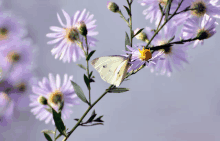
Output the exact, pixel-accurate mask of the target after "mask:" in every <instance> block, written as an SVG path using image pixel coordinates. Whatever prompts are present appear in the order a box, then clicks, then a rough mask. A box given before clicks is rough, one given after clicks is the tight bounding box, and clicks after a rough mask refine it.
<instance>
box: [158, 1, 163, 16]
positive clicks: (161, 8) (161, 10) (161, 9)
mask: <svg viewBox="0 0 220 141" xmlns="http://www.w3.org/2000/svg"><path fill="white" fill-rule="evenodd" d="M159 8H160V12H161V15H163V7H162V6H161V4H160V3H159Z"/></svg>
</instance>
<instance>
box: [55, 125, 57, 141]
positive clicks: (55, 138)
mask: <svg viewBox="0 0 220 141" xmlns="http://www.w3.org/2000/svg"><path fill="white" fill-rule="evenodd" d="M56 133H57V128H56V127H55V132H54V141H56Z"/></svg>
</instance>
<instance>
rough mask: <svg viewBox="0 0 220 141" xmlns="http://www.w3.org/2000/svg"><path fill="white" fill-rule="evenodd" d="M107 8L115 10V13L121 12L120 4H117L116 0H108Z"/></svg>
mask: <svg viewBox="0 0 220 141" xmlns="http://www.w3.org/2000/svg"><path fill="white" fill-rule="evenodd" d="M107 8H108V9H109V10H110V11H112V12H114V13H117V12H119V7H118V5H117V4H116V3H114V2H108V4H107Z"/></svg>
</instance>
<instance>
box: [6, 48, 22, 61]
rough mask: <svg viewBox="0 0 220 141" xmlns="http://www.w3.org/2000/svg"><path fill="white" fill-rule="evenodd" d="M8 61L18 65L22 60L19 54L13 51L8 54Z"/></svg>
mask: <svg viewBox="0 0 220 141" xmlns="http://www.w3.org/2000/svg"><path fill="white" fill-rule="evenodd" d="M7 59H8V61H9V62H11V63H16V62H18V61H19V60H20V59H21V56H20V55H19V54H18V53H17V52H15V51H11V52H9V53H8V55H7Z"/></svg>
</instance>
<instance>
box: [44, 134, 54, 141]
mask: <svg viewBox="0 0 220 141" xmlns="http://www.w3.org/2000/svg"><path fill="white" fill-rule="evenodd" d="M44 136H45V138H46V139H47V141H53V140H52V138H51V137H50V135H48V134H47V133H44Z"/></svg>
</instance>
